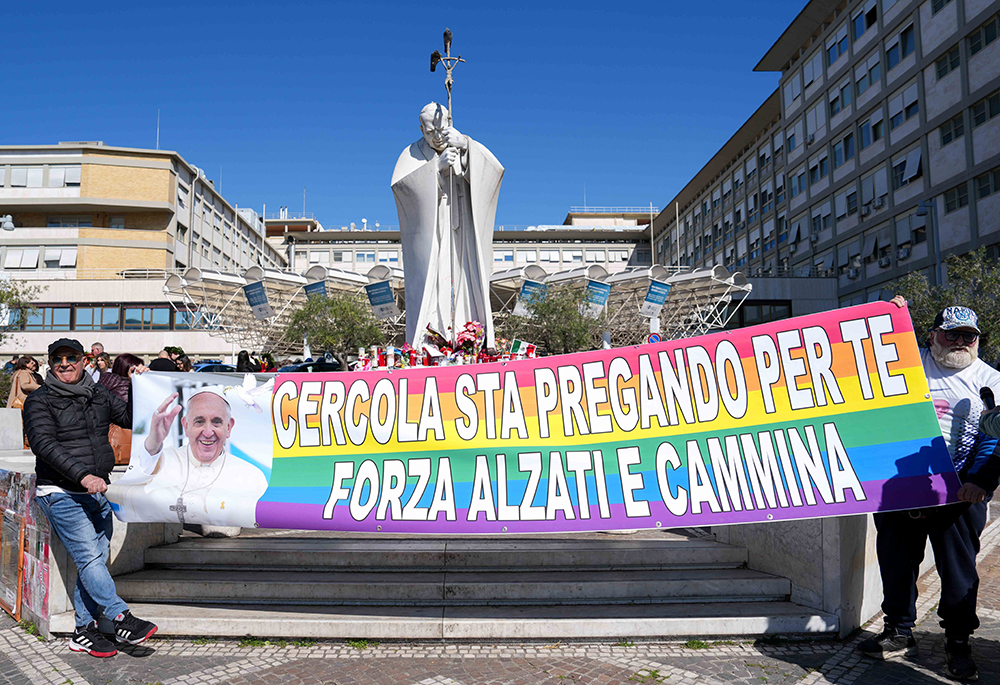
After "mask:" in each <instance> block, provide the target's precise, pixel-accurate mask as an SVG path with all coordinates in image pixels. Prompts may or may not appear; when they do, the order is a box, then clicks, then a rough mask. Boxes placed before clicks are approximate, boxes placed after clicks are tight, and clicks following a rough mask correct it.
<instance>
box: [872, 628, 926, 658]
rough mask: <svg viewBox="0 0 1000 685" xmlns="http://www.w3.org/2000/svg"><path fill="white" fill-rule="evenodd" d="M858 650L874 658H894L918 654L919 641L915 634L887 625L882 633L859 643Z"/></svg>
mask: <svg viewBox="0 0 1000 685" xmlns="http://www.w3.org/2000/svg"><path fill="white" fill-rule="evenodd" d="M858 651H860V652H861V653H862V654H864V655H865V656H870V657H872V658H873V659H892V658H894V657H897V656H916V655H917V641H916V640H914V639H913V634H912V633H908V632H903V631H901V630H899V629H898V628H893V627H892V626H886V627H885V628H884V629H883V630H882V632H881V633H879V634H878V635H876V636H875V637H870V638H868V639H867V640H862V641H861V642H860V643H859V644H858Z"/></svg>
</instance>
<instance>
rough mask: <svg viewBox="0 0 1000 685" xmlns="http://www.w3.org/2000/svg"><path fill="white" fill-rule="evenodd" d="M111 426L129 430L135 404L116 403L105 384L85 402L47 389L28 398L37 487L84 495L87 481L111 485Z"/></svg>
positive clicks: (26, 412) (26, 425)
mask: <svg viewBox="0 0 1000 685" xmlns="http://www.w3.org/2000/svg"><path fill="white" fill-rule="evenodd" d="M29 400H30V401H29ZM111 423H115V424H117V425H119V426H121V427H122V428H128V429H131V428H132V403H131V402H125V401H123V400H120V399H118V398H117V397H115V396H114V395H112V394H111V393H110V392H108V389H107V388H105V387H104V386H103V385H96V384H95V385H94V394H93V396H92V397H90V399H87V400H86V401H83V399H82V398H70V397H61V396H58V395H55V394H54V393H51V392H50V391H49V388H48V386H46V385H43V386H42V387H40V388H39V389H38V390H35V391H34V392H33V393H31V394H30V395H28V398H27V399H26V400H25V402H24V428H25V430H26V431H27V433H28V442H29V443H30V444H31V451H32V452H34V453H35V477H36V483H37V484H38V485H55V486H58V487H60V488H62V489H63V490H66V491H68V492H86V491H87V489H86V488H85V487H83V486H82V485H80V481H81V480H82V479H83V477H84V476H88V475H93V476H97V477H98V478H103V479H104V481H105V482H111V481H110V479H109V478H108V474H110V473H111V469H112V468H114V466H115V453H114V451H113V450H112V449H111V444H110V443H109V442H108V428H109V427H110V424H111Z"/></svg>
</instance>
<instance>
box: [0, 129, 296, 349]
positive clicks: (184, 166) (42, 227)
mask: <svg viewBox="0 0 1000 685" xmlns="http://www.w3.org/2000/svg"><path fill="white" fill-rule="evenodd" d="M0 216H10V217H11V222H10V223H11V224H13V230H5V231H3V232H2V236H0V265H2V271H0V275H2V277H6V278H15V279H20V280H24V281H30V282H31V283H33V284H35V285H38V286H40V287H41V292H40V293H39V295H38V297H37V299H36V300H35V304H36V305H37V308H36V311H35V312H34V313H33V314H31V315H30V316H28V317H27V320H26V321H24V322H23V323H21V324H17V325H14V326H8V328H14V329H16V330H12V331H11V332H12V333H14V335H13V337H12V338H11V339H10V340H8V341H6V342H5V343H4V345H2V346H0V353H4V354H12V353H14V352H24V353H28V354H39V353H43V352H44V350H45V349H46V346H47V345H48V342H50V341H51V340H52V339H53V337H57V335H58V334H59V333H62V334H69V335H73V336H75V337H78V338H80V339H81V341H82V342H84V343H85V344H89V343H90V342H93V341H97V340H100V341H101V342H103V343H104V344H105V346H106V348H107V350H108V351H109V352H112V353H119V352H126V351H127V352H134V353H137V354H142V355H147V356H148V355H150V354H155V353H156V352H158V351H159V350H160V349H161V348H162V347H163V346H164V345H178V346H181V347H184V349H185V350H186V351H188V352H191V353H193V354H196V355H209V356H218V355H220V354H224V355H229V354H230V353H231V349H230V348H231V346H230V345H229V344H225V343H223V342H222V341H220V340H218V339H215V338H212V337H211V336H210V335H209V334H208V333H207V332H205V331H203V330H198V329H199V325H198V322H197V321H195V320H192V317H191V315H190V314H188V313H187V312H183V311H181V312H178V311H175V308H174V307H172V306H171V303H170V302H169V301H168V300H167V299H166V297H165V296H164V294H163V284H164V282H165V279H166V277H167V276H169V275H170V274H173V273H181V272H183V271H184V270H185V269H187V268H188V267H199V268H207V269H217V270H221V271H235V270H242V269H246V268H249V267H251V266H255V265H259V266H265V267H267V268H272V269H283V268H285V259H284V256H283V254H282V252H281V251H280V250H276V249H275V248H274V247H273V246H272V245H270V244H268V243H267V242H266V240H265V235H264V223H263V221H262V220H261V219H260V218H259V216H258V215H257V213H256V212H254V211H253V210H248V209H246V208H243V209H239V208H237V207H235V206H233V205H231V204H230V203H228V202H226V200H225V199H224V198H223V197H222V196H221V195H220V194H219V193H218V192H216V190H215V186H214V184H213V183H212V181H210V180H208V179H206V178H205V175H204V173H203V172H202V171H201V170H200V169H198V168H197V167H195V166H193V165H191V164H189V163H188V162H186V161H185V160H184V159H183V158H182V157H181V156H180V155H178V154H177V153H176V152H169V151H162V150H141V149H132V148H120V147H111V146H107V145H104V144H103V143H97V142H91V143H60V144H58V145H49V146H0ZM15 321H16V319H11V321H10V322H8V323H11V322H15Z"/></svg>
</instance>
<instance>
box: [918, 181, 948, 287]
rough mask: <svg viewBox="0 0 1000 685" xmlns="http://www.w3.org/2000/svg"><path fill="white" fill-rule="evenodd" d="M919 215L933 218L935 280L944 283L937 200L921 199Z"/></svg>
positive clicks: (940, 283)
mask: <svg viewBox="0 0 1000 685" xmlns="http://www.w3.org/2000/svg"><path fill="white" fill-rule="evenodd" d="M917 216H929V217H930V220H931V232H932V233H933V234H934V281H935V285H938V286H940V285H943V283H944V278H943V274H942V273H941V236H940V234H939V233H938V219H937V200H936V199H934V198H931V199H929V200H921V201H920V205H919V206H918V207H917Z"/></svg>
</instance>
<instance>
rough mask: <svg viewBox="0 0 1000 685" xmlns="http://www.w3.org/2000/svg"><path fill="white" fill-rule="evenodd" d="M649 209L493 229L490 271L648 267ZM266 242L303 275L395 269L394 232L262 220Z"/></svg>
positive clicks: (580, 213)
mask: <svg viewBox="0 0 1000 685" xmlns="http://www.w3.org/2000/svg"><path fill="white" fill-rule="evenodd" d="M650 221H651V216H650V211H649V210H648V209H643V208H630V207H574V208H572V209H571V211H570V212H569V213H568V214H567V216H566V219H565V221H564V222H563V224H562V225H538V226H519V227H512V226H497V228H496V230H495V231H494V233H493V270H494V271H505V270H507V269H512V268H517V267H523V266H528V265H538V266H541V267H542V268H543V269H544V270H545V271H546V272H547V273H549V274H552V273H556V272H558V271H565V270H567V269H574V268H579V267H581V266H590V265H598V266H601V267H603V268H605V269H606V270H607V271H608V273H609V274H610V273H617V272H619V271H622V270H623V269H625V268H626V267H633V266H650V265H651V264H652V254H651V252H650V248H649V223H650ZM265 224H266V227H267V229H266V230H267V235H268V240H269V241H271V242H272V243H273V244H274V245H275V246H276V247H279V246H284V249H285V250H286V252H285V257H286V259H287V260H288V263H289V265H290V267H289V268H290V269H291V270H293V271H296V272H298V273H305V272H306V271H307V270H308V269H309V268H310V267H312V266H316V265H317V264H318V265H321V266H325V267H333V268H338V269H344V270H346V271H352V272H355V273H360V274H367V273H368V272H369V271H371V269H372V268H373V267H374V266H376V265H379V264H381V265H383V266H387V267H389V268H398V269H402V268H403V263H402V254H403V253H402V249H401V247H400V242H399V230H398V229H396V228H394V227H385V228H384V229H383V228H382V227H379V229H376V230H365V229H362V230H358V229H357V228H356V227H354V228H347V227H343V228H337V229H326V230H324V229H323V227H322V225H320V224H319V222H317V221H316V220H315V219H314V218H313V217H312V216H311V215H306V216H303V217H298V216H295V215H292V216H290V217H289V216H286V217H276V218H268V219H267V220H266V221H265Z"/></svg>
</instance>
